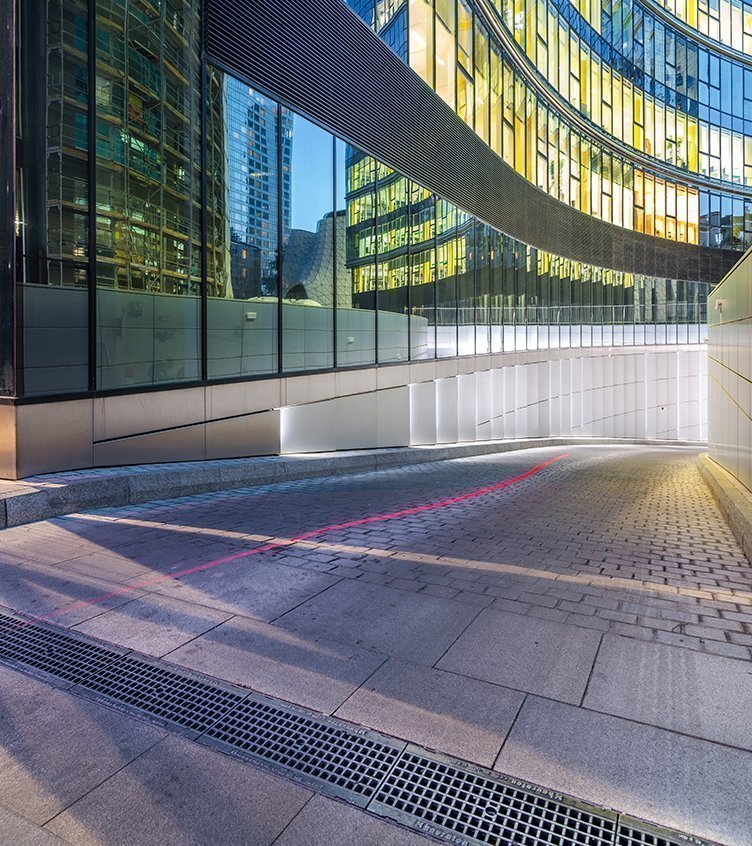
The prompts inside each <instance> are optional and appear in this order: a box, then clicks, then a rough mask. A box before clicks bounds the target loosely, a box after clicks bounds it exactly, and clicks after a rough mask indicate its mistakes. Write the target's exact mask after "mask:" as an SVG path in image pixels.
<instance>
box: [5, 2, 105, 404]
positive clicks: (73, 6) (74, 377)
mask: <svg viewBox="0 0 752 846" xmlns="http://www.w3.org/2000/svg"><path fill="white" fill-rule="evenodd" d="M18 6H19V29H20V35H21V49H20V50H19V52H18V60H19V61H18V72H19V88H18V96H19V120H18V124H17V132H18V135H19V138H20V142H21V144H22V147H21V149H22V150H23V160H24V162H23V163H25V165H26V166H25V167H23V166H22V167H21V168H20V169H19V170H18V171H17V185H16V190H17V206H16V227H15V228H16V231H15V237H16V250H17V259H18V261H17V268H18V277H17V278H18V283H19V285H20V286H22V288H21V290H20V291H19V302H21V301H22V302H23V324H24V330H23V334H22V338H23V356H22V362H23V383H24V390H25V393H26V394H27V395H33V394H47V393H60V392H65V391H82V390H86V389H87V388H88V386H89V338H88V329H89V314H88V285H89V267H88V257H89V177H88V151H89V142H88V128H89V124H88V107H89V94H90V92H89V84H88V77H87V51H88V48H89V45H88V40H87V27H88V7H87V4H86V2H85V0H66V1H65V2H63V0H47V2H42V0H27V2H24V3H21V4H18ZM45 20H46V23H47V25H46V26H45V24H44V22H45ZM45 39H46V40H45ZM3 60H5V57H3ZM2 155H3V151H1V150H0V157H2ZM23 163H22V162H20V161H19V165H22V164H23Z"/></svg>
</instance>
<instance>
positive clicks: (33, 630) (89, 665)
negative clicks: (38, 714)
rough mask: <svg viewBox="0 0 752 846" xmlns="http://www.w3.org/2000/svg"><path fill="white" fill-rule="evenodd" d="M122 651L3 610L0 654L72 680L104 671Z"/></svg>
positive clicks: (81, 680) (79, 680)
mask: <svg viewBox="0 0 752 846" xmlns="http://www.w3.org/2000/svg"><path fill="white" fill-rule="evenodd" d="M120 654H121V653H120V652H118V651H116V650H115V649H107V648H105V647H101V646H98V645H96V644H94V643H90V642H88V641H86V640H82V639H79V638H76V637H73V636H72V635H70V634H68V633H67V632H60V631H55V630H54V629H48V628H44V627H42V626H37V625H33V624H31V623H27V622H25V621H24V620H19V619H17V618H15V617H9V616H7V615H5V614H0V658H2V659H3V660H5V661H11V662H13V663H18V664H22V665H24V666H27V667H33V668H34V669H35V670H40V671H42V672H44V673H48V674H49V675H51V676H53V677H55V678H57V679H62V680H63V681H66V682H69V683H71V684H83V683H84V682H85V681H86V680H87V679H88V678H91V677H92V676H97V675H98V674H100V673H102V672H104V671H105V670H106V669H107V667H108V666H109V665H110V664H112V663H113V661H116V660H117V658H118V657H119V656H120Z"/></svg>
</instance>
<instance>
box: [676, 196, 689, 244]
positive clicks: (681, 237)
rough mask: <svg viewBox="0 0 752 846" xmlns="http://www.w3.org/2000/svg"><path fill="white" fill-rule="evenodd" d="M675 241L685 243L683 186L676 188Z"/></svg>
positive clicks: (685, 206) (685, 226)
mask: <svg viewBox="0 0 752 846" xmlns="http://www.w3.org/2000/svg"><path fill="white" fill-rule="evenodd" d="M676 240H677V241H681V242H682V243H686V241H687V189H686V187H685V186H684V185H677V186H676Z"/></svg>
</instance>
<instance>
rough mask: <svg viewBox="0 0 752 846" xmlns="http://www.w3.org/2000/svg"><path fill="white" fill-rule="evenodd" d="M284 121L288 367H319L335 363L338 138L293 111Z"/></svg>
mask: <svg viewBox="0 0 752 846" xmlns="http://www.w3.org/2000/svg"><path fill="white" fill-rule="evenodd" d="M282 121H283V125H284V127H285V132H287V133H289V138H286V139H285V144H284V145H283V152H284V151H289V152H288V153H287V157H288V158H289V161H287V160H283V162H282V168H283V173H285V177H284V180H285V182H284V184H285V187H287V186H288V184H289V193H290V196H289V206H290V215H289V227H288V228H283V232H282V356H283V358H282V369H283V370H317V369H322V368H326V367H332V366H333V364H334V343H333V342H334V265H335V261H334V249H335V232H334V229H335V224H336V222H337V220H338V217H337V215H336V214H335V212H334V138H333V136H332V135H330V134H329V133H328V132H325V131H324V130H323V129H320V128H319V127H318V126H315V125H314V124H312V123H310V122H309V121H307V120H305V118H302V117H300V116H299V115H296V114H293V113H292V112H289V111H288V110H287V109H283V110H282ZM285 168H289V171H288V172H286V171H285ZM342 234H344V233H342Z"/></svg>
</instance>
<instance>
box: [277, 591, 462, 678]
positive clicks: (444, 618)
mask: <svg viewBox="0 0 752 846" xmlns="http://www.w3.org/2000/svg"><path fill="white" fill-rule="evenodd" d="M477 614H478V608H477V607H476V606H473V605H467V604H466V603H463V602H454V601H453V600H451V599H444V598H442V597H438V596H426V595H425V594H423V593H418V594H414V593H408V592H406V591H399V590H393V589H392V588H388V587H382V586H380V585H365V584H363V582H362V581H361V580H360V579H359V580H358V581H357V582H351V581H345V582H340V583H339V584H337V585H335V586H334V587H332V588H330V589H329V590H327V591H325V592H324V593H322V594H320V595H319V596H318V597H314V598H313V599H311V600H309V601H308V602H305V603H304V604H303V605H301V606H299V607H298V608H296V609H294V610H293V611H290V612H289V613H288V614H285V615H284V616H283V617H280V619H279V620H278V621H277V623H278V624H279V625H280V626H283V627H284V628H287V629H290V630H292V631H296V632H299V633H301V634H308V635H313V636H314V637H332V638H334V639H335V640H338V641H342V642H344V643H352V644H355V645H356V646H363V647H368V648H371V649H375V650H376V651H378V652H384V653H386V654H387V655H391V656H393V657H396V658H405V659H407V660H411V661H416V662H418V663H421V664H433V663H434V662H435V661H436V660H437V659H438V658H439V657H440V656H441V655H442V654H443V653H444V652H445V651H446V649H447V647H448V646H449V645H450V644H451V643H453V642H454V641H455V640H456V638H457V636H458V635H459V634H460V633H461V632H462V630H463V629H464V628H465V627H466V626H467V624H468V623H469V622H470V621H471V620H472V619H473V618H474V617H475V616H476V615H477Z"/></svg>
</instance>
